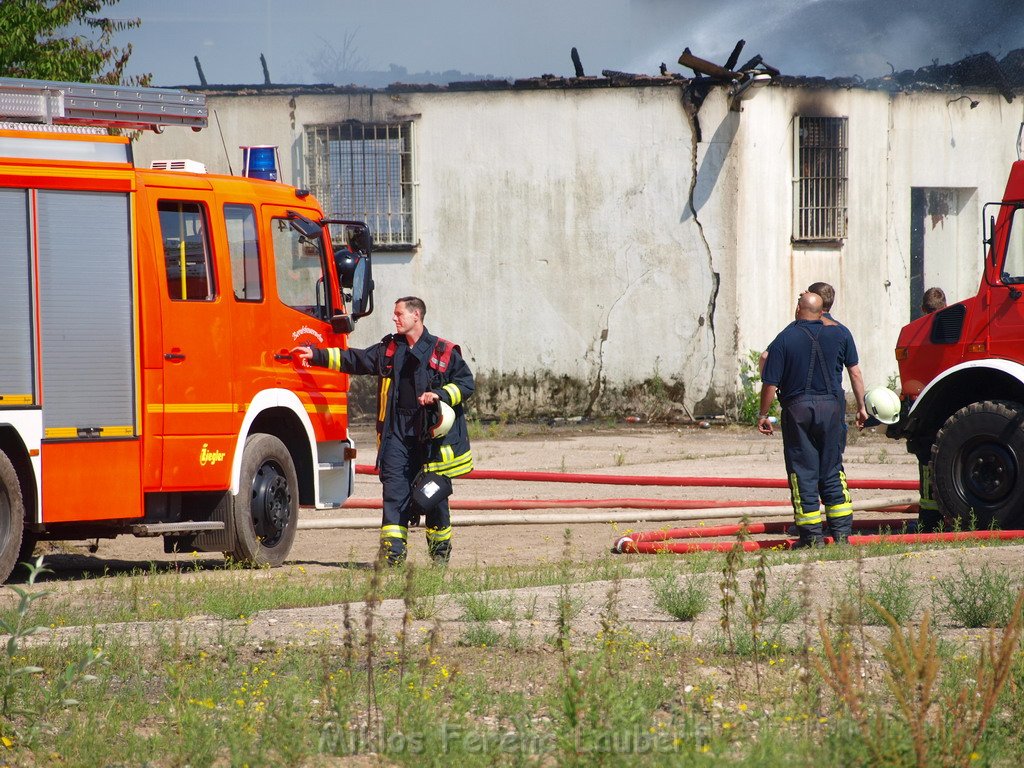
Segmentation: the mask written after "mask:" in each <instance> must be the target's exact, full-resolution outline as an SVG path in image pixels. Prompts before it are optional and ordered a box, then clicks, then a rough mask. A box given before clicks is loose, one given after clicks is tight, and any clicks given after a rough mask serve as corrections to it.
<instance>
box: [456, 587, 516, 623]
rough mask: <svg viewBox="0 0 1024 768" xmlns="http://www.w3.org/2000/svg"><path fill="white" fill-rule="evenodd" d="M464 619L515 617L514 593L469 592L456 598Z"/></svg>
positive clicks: (503, 618)
mask: <svg viewBox="0 0 1024 768" xmlns="http://www.w3.org/2000/svg"><path fill="white" fill-rule="evenodd" d="M458 603H459V605H461V606H462V609H463V611H465V613H464V614H463V617H462V618H463V620H466V621H494V620H496V619H500V620H503V621H512V620H514V619H515V618H516V605H515V596H514V595H511V594H509V595H495V594H491V593H488V592H470V593H468V594H465V595H462V596H461V597H459V598H458Z"/></svg>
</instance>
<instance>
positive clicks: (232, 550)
mask: <svg viewBox="0 0 1024 768" xmlns="http://www.w3.org/2000/svg"><path fill="white" fill-rule="evenodd" d="M0 120H7V121H10V122H0V361H2V362H0V579H6V578H7V577H8V576H9V575H10V573H11V571H12V569H13V568H14V566H15V565H16V563H17V562H19V559H25V558H26V557H27V556H28V555H29V554H30V553H31V550H32V549H33V547H34V546H35V544H36V542H37V541H39V540H43V539H93V538H102V537H113V536H117V535H119V534H133V535H136V536H162V537H163V539H164V547H165V549H166V550H167V551H187V552H191V551H193V550H200V551H217V552H224V553H226V554H228V555H230V556H231V557H233V558H235V559H237V560H240V561H246V562H250V563H257V564H270V565H277V564H280V563H281V562H282V561H283V560H284V559H285V557H286V556H287V554H288V551H289V548H290V547H291V544H292V541H293V539H294V537H295V531H296V525H297V522H298V513H299V505H300V503H301V504H304V505H313V506H315V507H317V508H320V509H329V508H335V507H338V506H340V505H341V504H342V502H344V501H345V499H346V498H348V496H349V494H350V493H351V489H352V485H353V479H354V459H355V454H356V451H355V446H354V444H353V442H352V440H351V439H350V437H349V431H348V377H347V376H344V375H339V374H337V373H332V372H329V371H327V370H326V369H323V370H320V369H315V368H301V367H299V366H297V365H296V363H295V362H294V361H293V360H292V358H291V356H290V355H289V353H288V350H289V349H290V348H292V347H294V346H296V345H299V344H312V345H317V346H320V345H327V346H341V347H344V346H346V345H347V341H346V340H347V335H348V333H350V332H351V331H352V328H353V324H354V322H355V320H356V319H357V318H359V317H362V316H364V315H366V314H369V313H370V312H371V311H372V309H373V298H372V287H373V284H372V280H371V277H370V243H371V238H370V237H369V233H368V232H367V229H366V226H365V225H364V224H362V223H360V222H353V221H329V220H327V219H325V217H324V214H323V212H322V210H321V209H320V207H319V204H318V203H317V201H316V200H315V199H314V198H313V197H311V196H310V195H309V193H308V192H307V191H305V190H302V189H296V188H294V187H290V186H287V185H285V184H281V183H277V182H276V181H269V180H266V179H267V178H276V173H273V172H264V173H263V178H252V177H234V176H222V175H213V174H208V173H206V172H205V169H204V168H203V166H202V165H201V164H199V163H196V162H193V161H177V160H175V161H169V162H167V163H154V168H153V169H143V168H137V167H136V166H135V165H134V163H133V160H132V147H131V143H130V141H129V140H128V139H127V138H124V137H120V136H111V135H108V133H109V131H108V130H106V129H109V128H112V127H116V128H122V129H130V130H145V129H153V130H157V131H159V130H162V129H163V128H164V127H165V126H172V125H177V126H188V127H191V128H192V129H193V130H199V129H200V128H202V127H203V126H204V125H205V124H206V106H205V99H204V97H202V96H199V95H196V94H190V93H187V92H183V91H169V90H163V89H156V88H123V87H119V86H101V85H83V84H73V83H56V82H44V81H28V80H12V79H3V78H0ZM247 165H249V163H247ZM255 165H260V164H258V163H257V164H255ZM261 167H262V166H261ZM332 233H333V235H334V239H335V241H336V242H337V243H339V244H340V245H339V246H338V247H337V248H336V246H335V245H332Z"/></svg>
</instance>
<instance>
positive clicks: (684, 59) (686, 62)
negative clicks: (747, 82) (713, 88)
mask: <svg viewBox="0 0 1024 768" xmlns="http://www.w3.org/2000/svg"><path fill="white" fill-rule="evenodd" d="M679 63H680V64H682V65H683V66H684V67H689V68H690V69H692V70H693V71H694V72H696V73H697V74H698V75H707V76H708V77H713V78H715V79H716V80H726V81H729V80H736V79H738V78H739V77H740V73H739V72H733V71H731V70H729V69H726V68H725V67H720V66H718V65H717V64H713V63H711V62H710V61H707V60H705V59H702V58H700V57H699V56H694V55H693V54H692V53H690V49H689V48H685V49H683V53H682V55H681V56H680V57H679Z"/></svg>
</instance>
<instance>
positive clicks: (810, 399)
mask: <svg viewBox="0 0 1024 768" xmlns="http://www.w3.org/2000/svg"><path fill="white" fill-rule="evenodd" d="M822 309H823V301H822V297H821V296H819V295H818V294H816V293H812V292H811V291H805V292H804V293H802V294H801V295H800V298H799V300H798V301H797V307H796V320H795V322H793V323H791V324H790V325H788V326H787V327H786V328H784V329H783V330H782V332H780V333H779V335H778V336H776V337H775V340H774V341H773V342H772V343H771V344H770V345H769V347H768V355H767V359H766V362H765V366H764V372H763V379H762V388H761V412H760V414H759V416H758V420H757V429H758V431H759V432H761V433H762V434H765V435H771V434H773V433H774V430H773V428H772V424H771V422H770V421H769V419H768V411H769V409H770V407H771V404H772V401H773V400H774V399H775V395H776V393H778V395H779V400H780V402H781V403H782V445H783V452H784V455H785V459H786V474H787V476H788V477H789V483H790V488H791V489H792V494H793V513H794V517H795V518H796V526H797V531H798V533H799V537H800V538H799V541H798V542H797V544H796V545H795V546H797V547H817V546H822V545H823V544H824V531H823V526H822V517H821V511H820V509H819V505H820V502H821V501H823V502H824V504H825V515H826V517H827V519H828V524H829V528H830V529H831V532H832V536H833V539H834V540H835V541H836V542H837V543H842V542H845V541H846V540H847V538H848V537H849V535H850V531H851V530H852V528H853V503H852V500H851V498H850V492H849V489H848V488H847V485H846V475H845V473H844V472H843V471H842V460H843V449H844V447H845V439H844V431H843V424H844V423H845V412H846V402H845V399H844V396H843V390H842V373H841V371H842V368H843V365H844V364H845V365H846V368H847V371H848V373H849V375H850V383H851V385H852V388H853V395H854V398H855V399H856V401H857V426H858V427H863V425H864V422H865V421H866V420H867V418H868V414H867V411H866V409H865V407H864V379H863V376H862V375H861V372H860V366H859V365H858V359H857V348H856V346H855V345H854V343H853V337H852V335H850V333H849V331H848V330H846V329H845V328H842V326H839V325H837V324H836V325H826V324H825V323H823V322H822Z"/></svg>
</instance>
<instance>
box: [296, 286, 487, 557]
mask: <svg viewBox="0 0 1024 768" xmlns="http://www.w3.org/2000/svg"><path fill="white" fill-rule="evenodd" d="M426 313H427V306H426V304H425V303H424V301H423V300H422V299H420V298H417V297H416V296H404V297H402V298H400V299H398V301H396V302H395V311H394V314H393V316H392V319H393V321H394V323H395V331H396V333H394V334H388V335H387V336H385V337H384V338H383V339H381V341H380V342H379V343H378V344H374V345H373V346H372V347H367V348H366V349H339V348H337V347H334V348H330V349H315V348H310V347H295V348H294V349H292V350H291V353H292V355H294V356H295V357H297V358H299V359H300V360H301V361H302V364H303V365H310V364H312V365H317V366H321V367H325V368H330V369H331V370H335V371H341V372H343V373H348V374H353V375H371V376H378V377H379V378H380V388H379V390H378V393H377V440H378V445H379V447H378V450H377V469H378V470H379V472H380V481H381V483H382V485H383V497H384V511H383V520H382V523H381V551H382V554H383V555H384V556H385V557H386V558H387V560H388V562H389V563H390V564H392V565H398V564H401V563H403V562H405V559H406V554H407V546H406V544H407V540H408V537H409V525H410V522H411V521H415V520H417V519H418V518H419V516H420V514H421V513H423V514H425V517H426V533H427V551H428V553H429V554H430V557H431V559H432V560H433V561H434V562H435V563H437V564H442V565H443V564H446V563H447V562H448V561H449V559H450V558H451V551H452V543H451V538H452V527H451V517H450V513H449V509H448V500H447V495H446V494H444V493H443V492H442V493H440V494H438V493H437V491H436V488H435V489H433V493H434V494H435V495H436V497H437V498H439V499H440V500H439V501H438V500H436V499H435V500H433V501H432V505H431V506H430V508H429V509H426V510H424V509H422V508H421V507H420V505H419V504H417V503H416V501H415V500H414V497H413V485H414V482H415V481H416V478H417V475H419V474H420V473H421V472H429V473H435V474H436V475H441V476H442V477H443V478H453V477H459V476H460V475H464V474H466V473H467V472H469V471H470V470H472V469H473V456H472V453H471V452H470V447H469V433H468V429H467V426H466V417H465V413H464V411H463V402H464V401H465V400H466V399H467V398H468V397H469V396H470V395H472V394H473V391H474V389H475V386H476V385H475V383H474V381H473V373H472V372H471V371H470V369H469V366H468V365H467V364H466V361H465V360H464V359H463V357H462V353H461V350H460V349H459V347H458V346H457V345H455V344H452V342H450V341H447V340H446V339H441V338H438V337H437V336H433V335H432V334H431V333H430V332H429V331H428V330H427V329H426V327H425V326H424V325H423V318H424V316H425V315H426ZM439 402H443V403H445V404H447V405H448V406H450V407H451V408H452V409H453V410H454V412H455V420H454V423H453V424H452V426H451V428H450V429H449V431H448V433H447V434H445V435H444V436H442V437H438V438H431V436H430V434H428V433H427V432H426V431H425V429H424V426H425V425H424V419H425V418H427V414H426V413H425V409H427V408H433V407H437V404H438V403H439ZM445 482H448V481H445ZM449 490H450V488H449ZM441 496H444V497H443V498H441Z"/></svg>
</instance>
